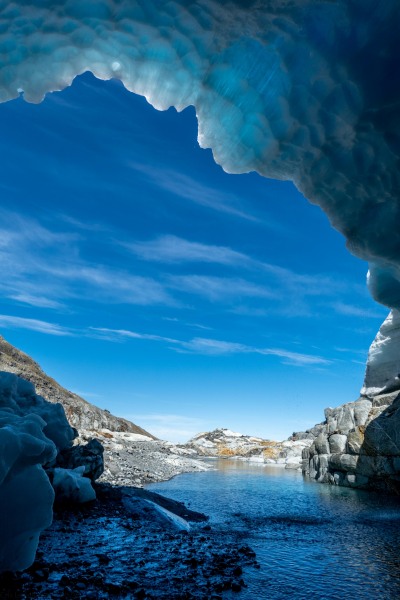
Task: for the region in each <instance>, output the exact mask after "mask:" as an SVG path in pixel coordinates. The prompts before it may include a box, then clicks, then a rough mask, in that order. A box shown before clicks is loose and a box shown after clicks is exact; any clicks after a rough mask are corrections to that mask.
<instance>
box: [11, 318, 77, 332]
mask: <svg viewBox="0 0 400 600" xmlns="http://www.w3.org/2000/svg"><path fill="white" fill-rule="evenodd" d="M0 327H4V328H10V329H28V330H30V331H37V332H39V333H45V334H47V335H56V336H72V335H75V334H74V332H73V331H72V330H70V329H68V328H67V327H63V326H62V325H57V324H56V323H49V322H47V321H40V320H38V319H26V318H23V317H15V316H12V315H0Z"/></svg>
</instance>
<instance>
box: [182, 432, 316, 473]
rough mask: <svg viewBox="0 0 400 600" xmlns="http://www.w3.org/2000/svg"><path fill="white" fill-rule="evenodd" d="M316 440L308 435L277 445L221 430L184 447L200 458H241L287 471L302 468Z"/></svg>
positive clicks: (201, 436)
mask: <svg viewBox="0 0 400 600" xmlns="http://www.w3.org/2000/svg"><path fill="white" fill-rule="evenodd" d="M313 439H314V438H313V437H312V436H311V435H310V436H309V437H307V436H306V435H304V436H303V437H302V438H301V439H296V440H293V439H290V440H284V441H283V442H275V441H272V440H265V439H263V438H259V437H254V436H252V435H243V434H242V433H237V432H235V431H231V430H230V429H224V428H221V429H214V431H207V432H203V433H198V434H197V435H195V436H194V437H193V438H192V439H191V440H189V441H188V442H187V444H184V445H183V447H185V448H188V449H190V450H194V451H195V452H196V453H197V454H198V455H199V456H209V457H215V458H241V459H243V460H248V461H250V462H257V463H265V464H278V465H282V466H285V467H286V468H287V469H300V468H301V466H302V451H303V449H304V448H308V447H309V446H310V445H311V443H312V441H313Z"/></svg>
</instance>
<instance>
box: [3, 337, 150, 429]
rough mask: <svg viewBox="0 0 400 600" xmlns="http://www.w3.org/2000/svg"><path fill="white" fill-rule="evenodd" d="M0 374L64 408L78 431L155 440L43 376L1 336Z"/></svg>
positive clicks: (31, 361)
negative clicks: (17, 379) (20, 380)
mask: <svg viewBox="0 0 400 600" xmlns="http://www.w3.org/2000/svg"><path fill="white" fill-rule="evenodd" d="M0 371H8V372H9V373H15V374H16V375H18V376H19V377H22V378H23V379H27V380H28V381H30V382H31V383H33V384H34V386H35V388H36V393H37V394H39V395H41V396H43V398H45V399H46V400H48V401H49V402H59V403H60V404H62V405H63V407H64V410H65V414H66V415H67V419H68V421H69V422H70V424H71V425H72V426H73V427H76V429H78V431H80V430H89V431H96V430H99V429H109V430H110V431H126V432H130V433H138V434H140V435H145V436H148V437H149V438H151V439H154V440H155V439H157V438H156V437H154V435H152V434H151V433H149V432H148V431H145V430H144V429H142V428H141V427H138V426H137V425H135V424H134V423H131V422H130V421H127V420H126V419H122V418H120V417H115V416H114V415H112V414H111V413H110V412H109V411H108V410H102V409H101V408H98V407H97V406H94V405H93V404H90V402H87V401H86V400H84V399H83V398H81V397H80V396H78V395H77V394H73V393H72V392H70V391H68V390H66V389H65V388H63V387H62V386H61V385H59V384H58V383H57V381H55V380H54V379H52V378H51V377H49V376H48V375H46V373H45V372H44V371H43V370H42V369H41V368H40V366H39V365H38V363H37V362H35V361H34V360H33V359H32V358H31V357H30V356H28V355H27V354H25V353H24V352H21V350H18V349H17V348H15V347H14V346H12V345H11V344H9V343H8V342H7V341H6V340H5V339H4V338H3V337H2V336H0Z"/></svg>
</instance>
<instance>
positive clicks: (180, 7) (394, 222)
mask: <svg viewBox="0 0 400 600" xmlns="http://www.w3.org/2000/svg"><path fill="white" fill-rule="evenodd" d="M399 31H400V3H399V2H398V0H336V1H332V0H321V1H318V0H247V1H246V0H243V1H239V0H237V1H233V0H230V1H228V0H195V1H190V0H186V1H185V0H175V1H166V0H114V1H112V0H64V1H60V0H31V1H29V0H17V1H15V2H8V1H7V0H0V100H1V101H3V102H4V101H7V100H11V99H13V98H15V97H17V96H18V95H19V94H20V93H21V92H23V93H24V97H25V99H26V100H27V101H31V102H39V101H40V100H41V99H42V98H43V95H44V94H45V93H46V92H49V91H52V90H60V89H63V88H64V87H66V86H68V85H70V84H71V82H72V80H73V79H74V77H75V76H76V75H78V74H80V73H82V72H84V71H87V70H90V71H92V72H93V73H94V74H95V75H96V76H97V77H99V78H102V79H109V78H112V77H114V78H118V79H121V80H122V81H123V83H124V84H125V86H126V87H127V88H128V89H129V90H131V91H133V92H135V93H138V94H142V95H144V96H146V98H147V99H148V101H149V102H150V103H151V104H153V106H155V107H156V108H158V109H166V108H168V107H169V106H171V105H173V106H175V107H176V108H177V109H178V110H182V109H183V108H185V107H186V106H188V105H194V106H195V107H196V112H197V116H198V121H199V138H198V139H199V143H200V144H201V146H203V147H210V148H212V150H213V153H214V157H215V160H216V161H217V162H218V163H219V164H221V165H222V166H223V168H224V169H225V170H226V171H228V172H234V173H242V172H247V171H253V170H254V171H258V172H259V173H260V174H262V175H264V176H266V177H272V178H278V179H291V180H293V181H294V182H295V184H296V185H297V187H298V188H299V189H300V190H301V191H302V193H303V194H304V195H305V196H306V197H307V198H308V199H309V200H310V201H311V202H314V203H316V204H319V205H320V206H321V207H322V209H323V210H324V211H325V212H326V213H327V215H328V217H329V219H330V221H331V223H332V225H333V226H334V227H336V228H337V229H338V230H339V231H341V232H342V233H343V234H344V235H345V236H346V238H347V240H348V246H349V249H350V250H351V252H353V253H354V254H356V255H357V256H359V257H362V258H364V259H366V260H368V261H369V263H370V278H369V285H370V289H371V292H372V294H373V296H374V297H375V298H376V299H377V300H378V301H380V302H382V303H383V304H386V305H388V306H391V307H397V308H400V228H399V223H400V206H399V189H400V170H399V154H400V116H399V100H400V36H399Z"/></svg>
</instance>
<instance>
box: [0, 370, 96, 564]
mask: <svg viewBox="0 0 400 600" xmlns="http://www.w3.org/2000/svg"><path fill="white" fill-rule="evenodd" d="M73 437H74V430H73V429H72V428H71V427H70V426H69V425H68V422H67V419H66V417H65V413H64V409H63V408H62V406H61V405H59V404H51V403H50V402H46V400H44V399H43V398H42V397H41V396H37V395H36V394H35V389H34V387H33V385H32V384H31V383H29V382H28V381H25V380H24V379H20V378H19V377H17V376H16V375H14V374H12V373H5V372H0V573H1V572H2V571H17V570H22V569H25V568H27V567H29V566H30V565H31V564H32V562H33V560H34V557H35V552H36V548H37V545H38V541H39V535H40V533H41V531H42V530H43V529H45V528H46V527H48V526H49V525H50V523H51V521H52V517H53V510H52V508H53V500H54V492H53V488H52V486H51V484H50V481H49V478H48V476H47V475H46V473H45V471H44V470H43V468H42V465H45V464H46V463H48V462H49V461H51V460H53V459H54V458H55V456H56V454H57V450H58V449H61V448H66V447H68V446H69V445H70V443H71V441H72V439H73ZM60 471H62V469H60ZM88 481H89V480H88ZM89 485H90V484H89Z"/></svg>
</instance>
